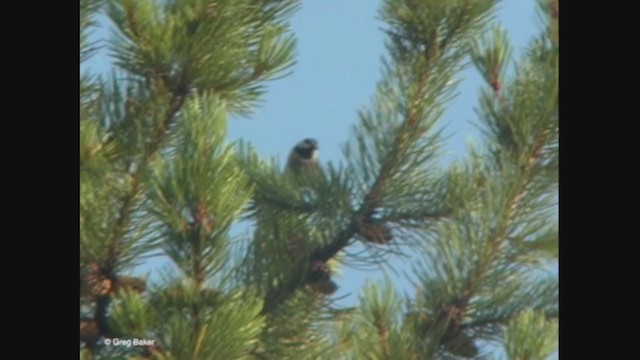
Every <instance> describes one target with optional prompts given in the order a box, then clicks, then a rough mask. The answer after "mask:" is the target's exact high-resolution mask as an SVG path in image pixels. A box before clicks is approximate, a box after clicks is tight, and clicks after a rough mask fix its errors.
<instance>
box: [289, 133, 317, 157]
mask: <svg viewBox="0 0 640 360" xmlns="http://www.w3.org/2000/svg"><path fill="white" fill-rule="evenodd" d="M316 150H318V141H317V140H316V139H312V138H308V139H304V140H302V141H300V142H299V143H298V144H297V145H296V147H295V151H296V152H297V153H298V154H300V156H301V157H302V158H304V159H310V158H312V157H313V154H314V152H315V151H316Z"/></svg>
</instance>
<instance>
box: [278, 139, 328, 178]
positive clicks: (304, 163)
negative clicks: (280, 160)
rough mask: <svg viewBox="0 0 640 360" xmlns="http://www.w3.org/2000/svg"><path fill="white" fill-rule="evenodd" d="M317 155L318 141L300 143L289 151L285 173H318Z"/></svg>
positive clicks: (311, 140) (305, 140) (307, 140)
mask: <svg viewBox="0 0 640 360" xmlns="http://www.w3.org/2000/svg"><path fill="white" fill-rule="evenodd" d="M318 154H319V152H318V141H316V139H311V138H309V139H304V140H302V141H300V142H299V143H297V144H296V146H294V147H293V149H291V152H290V153H289V159H288V160H287V167H286V169H285V171H286V172H292V173H294V174H296V175H302V174H313V173H317V172H320V164H319V163H318Z"/></svg>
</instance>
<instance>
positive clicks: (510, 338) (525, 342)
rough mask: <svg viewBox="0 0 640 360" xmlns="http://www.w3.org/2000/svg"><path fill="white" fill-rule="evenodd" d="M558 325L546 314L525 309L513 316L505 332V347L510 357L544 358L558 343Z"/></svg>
mask: <svg viewBox="0 0 640 360" xmlns="http://www.w3.org/2000/svg"><path fill="white" fill-rule="evenodd" d="M557 342H558V325H557V323H556V321H553V320H548V319H547V318H546V316H545V314H543V313H540V312H535V311H531V310H528V311H523V312H522V313H521V314H520V315H518V316H517V317H515V318H513V320H512V321H511V322H510V323H509V325H508V326H507V329H506V332H505V349H506V353H507V356H508V358H509V359H513V360H524V359H527V360H538V359H539V360H543V359H546V358H547V357H548V356H549V355H551V353H553V352H554V351H555V349H556V348H557V346H558V344H557Z"/></svg>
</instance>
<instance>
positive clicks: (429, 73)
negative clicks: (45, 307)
mask: <svg viewBox="0 0 640 360" xmlns="http://www.w3.org/2000/svg"><path fill="white" fill-rule="evenodd" d="M496 4H497V1H494V0H483V1H476V0H449V1H442V0H422V1H418V0H385V1H383V4H382V7H381V10H380V19H381V20H383V21H384V22H385V23H386V25H387V26H386V28H385V29H384V31H385V33H386V34H387V44H386V45H387V50H388V54H387V57H386V58H385V59H384V62H383V65H384V67H383V74H382V79H381V80H380V82H379V83H378V86H377V88H376V89H375V93H374V97H373V100H372V102H371V105H370V106H368V107H366V108H364V109H362V110H361V111H359V112H358V114H357V115H358V117H357V123H356V124H355V126H354V128H353V136H352V139H351V141H349V142H348V143H347V144H346V145H345V146H344V147H343V150H344V155H345V163H344V164H340V165H335V164H329V165H328V166H327V167H325V168H324V169H322V171H321V172H320V173H319V174H314V175H309V176H306V175H296V174H293V173H291V172H284V173H283V172H282V171H281V167H280V164H278V163H277V162H276V161H275V160H264V159H262V158H261V157H260V156H259V155H258V154H257V153H256V151H255V150H254V149H253V148H252V147H251V145H250V144H245V143H243V142H238V143H230V142H228V140H227V121H228V117H229V115H230V114H242V115H247V114H250V113H251V111H252V110H253V109H254V108H255V106H256V105H257V104H258V102H259V99H260V96H261V95H262V94H263V93H264V91H265V87H264V86H265V81H268V80H274V79H277V78H278V77H280V76H284V75H286V74H287V71H288V70H289V69H290V68H291V66H292V65H293V64H294V63H295V61H294V58H293V55H294V51H295V39H294V38H293V36H292V34H291V33H290V30H289V23H288V18H289V17H290V16H291V14H292V13H293V12H294V11H295V10H296V9H297V8H298V5H299V2H298V1H294V0H285V1H275V0H233V1H231V0H215V1H214V0H170V1H152V0H143V1H132V0H109V1H108V2H107V3H106V5H107V6H106V7H105V8H106V9H107V14H108V16H109V19H110V20H111V21H112V22H113V25H114V28H115V30H116V33H115V37H114V38H112V39H110V42H109V44H110V50H111V55H112V56H113V58H114V59H115V64H116V65H117V66H118V68H119V70H118V71H117V72H114V73H113V75H112V76H111V77H110V78H109V79H107V80H106V81H102V80H101V79H95V78H93V77H91V76H90V75H89V74H84V75H83V76H81V79H80V125H79V126H80V139H79V140H80V149H79V150H80V249H81V251H80V269H81V276H80V283H81V290H82V291H81V309H80V313H81V316H82V319H83V320H82V321H83V322H82V323H81V352H80V356H81V358H82V359H94V358H95V359H103V358H104V359H134V358H155V359H212V358H216V359H218V358H219V359H449V358H479V357H481V356H482V351H483V349H482V348H481V345H482V344H483V343H487V342H489V343H491V342H493V343H497V342H502V344H503V345H504V348H505V349H506V353H507V355H508V356H509V358H513V359H542V358H545V357H546V356H548V355H549V354H550V353H552V352H553V351H554V350H555V347H556V342H557V324H556V319H557V317H558V282H557V277H556V276H555V275H554V274H549V273H548V272H547V271H546V270H548V268H549V264H552V265H551V266H554V265H555V263H554V262H555V261H557V256H558V250H557V244H558V223H557V219H556V217H557V209H556V208H557V177H558V172H557V165H558V54H559V51H558V46H559V45H558V36H557V12H554V10H553V6H555V5H556V3H554V2H552V1H546V0H545V1H540V9H541V11H540V14H541V18H542V19H543V20H544V28H543V32H542V33H541V34H540V35H539V36H537V37H536V38H534V39H533V41H532V42H531V44H530V46H529V47H528V49H527V51H526V52H525V54H524V56H523V57H522V59H520V60H519V61H517V62H512V60H513V59H512V58H511V54H512V50H511V46H510V44H509V41H508V37H507V34H506V32H505V31H504V30H501V28H500V27H499V26H498V25H497V24H495V23H494V24H492V20H493V14H494V11H495V8H496ZM80 5H81V12H80V30H81V31H80V56H81V61H84V60H86V58H87V57H88V56H90V55H91V53H92V51H94V50H95V44H92V43H89V42H88V41H87V39H88V38H87V31H89V29H90V27H91V26H94V25H95V24H94V22H93V16H95V14H96V13H97V11H99V10H100V9H102V8H103V7H102V2H100V1H81V4H80ZM487 29H492V30H489V31H487ZM467 60H470V61H467ZM468 63H471V64H474V65H475V66H476V68H477V70H478V71H479V72H480V74H481V75H482V77H483V78H484V80H485V82H486V85H487V86H486V87H485V88H484V89H483V91H482V94H481V97H480V100H479V106H478V109H477V113H478V123H477V126H478V127H479V128H480V129H481V130H482V134H483V137H482V144H481V145H480V146H478V147H474V148H472V149H471V150H470V152H469V156H467V157H466V158H464V159H462V160H460V161H458V162H456V163H454V164H453V165H451V166H450V167H448V168H442V167H440V166H439V164H438V160H439V158H440V148H441V146H442V144H443V143H444V141H445V138H444V136H443V130H442V129H441V127H440V126H439V120H440V117H441V116H442V114H443V112H444V111H445V108H446V105H447V102H448V101H449V100H450V99H451V98H452V97H453V96H454V95H455V91H456V86H457V84H458V82H459V80H460V79H459V78H457V76H458V75H459V73H460V70H462V69H463V68H464V67H465V66H466V65H467V64H468ZM512 65H515V67H514V68H513V69H512V68H510V66H512ZM511 70H514V71H513V74H512V73H511ZM241 221H245V222H249V223H250V224H251V225H252V234H251V235H249V236H244V237H242V236H232V232H231V229H232V226H234V225H236V224H238V223H239V222H241ZM353 245H359V246H358V247H359V248H361V249H363V250H362V251H360V252H359V253H358V254H354V253H353V252H349V251H348V250H351V249H352V248H353ZM408 250H410V251H414V252H415V256H414V257H413V258H411V257H407V258H408V259H409V260H411V261H413V265H414V272H413V277H412V279H411V280H412V281H413V283H414V285H415V294H414V295H413V296H409V295H407V296H404V297H401V296H400V295H399V294H398V293H397V292H396V290H395V287H394V284H393V283H392V282H391V281H390V280H389V279H387V280H385V281H384V282H382V283H380V284H376V283H368V284H367V285H366V286H365V287H364V288H363V289H362V291H361V295H360V298H359V302H358V304H357V306H356V307H354V308H352V309H336V308H334V306H333V304H332V300H334V299H333V298H332V297H331V294H332V293H333V291H335V284H334V282H333V280H332V279H334V278H335V277H334V275H335V272H336V270H337V268H338V266H341V265H344V264H347V265H368V266H370V267H373V266H376V267H380V266H385V265H388V264H387V262H388V260H389V259H391V256H392V255H393V254H394V253H397V252H401V253H404V255H409V254H406V253H407V252H408ZM157 254H160V255H163V256H165V257H166V258H167V259H168V260H169V261H170V262H171V265H172V266H173V269H174V270H176V271H174V272H170V273H169V274H168V275H167V276H165V277H164V278H163V279H161V280H160V281H158V282H157V283H155V284H153V285H152V286H151V284H147V279H146V278H145V279H140V278H133V277H127V276H123V275H122V274H123V273H124V272H125V271H129V270H131V269H132V268H133V266H135V265H136V264H138V263H139V262H141V261H144V259H145V258H146V257H147V256H150V255H157ZM141 284H142V285H145V286H141ZM83 326H84V327H83ZM110 338H121V339H131V338H146V339H155V340H156V341H157V344H156V345H154V346H144V347H134V348H127V347H114V346H107V345H106V343H105V342H104V339H110Z"/></svg>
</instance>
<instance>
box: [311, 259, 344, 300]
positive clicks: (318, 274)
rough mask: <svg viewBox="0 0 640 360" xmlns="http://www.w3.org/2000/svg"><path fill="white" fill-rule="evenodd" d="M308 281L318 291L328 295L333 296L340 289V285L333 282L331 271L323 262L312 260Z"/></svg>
mask: <svg viewBox="0 0 640 360" xmlns="http://www.w3.org/2000/svg"><path fill="white" fill-rule="evenodd" d="M307 281H308V282H309V283H310V284H311V286H312V287H313V288H314V289H315V290H316V291H319V292H321V293H323V294H326V295H331V294H333V293H334V292H336V290H337V289H338V285H336V283H335V282H333V281H332V280H331V269H330V268H329V266H328V265H327V264H326V263H325V262H324V261H321V260H311V262H310V263H309V269H308V272H307Z"/></svg>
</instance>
